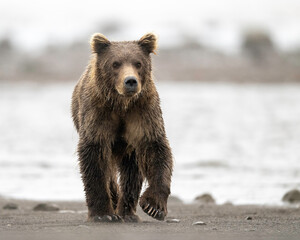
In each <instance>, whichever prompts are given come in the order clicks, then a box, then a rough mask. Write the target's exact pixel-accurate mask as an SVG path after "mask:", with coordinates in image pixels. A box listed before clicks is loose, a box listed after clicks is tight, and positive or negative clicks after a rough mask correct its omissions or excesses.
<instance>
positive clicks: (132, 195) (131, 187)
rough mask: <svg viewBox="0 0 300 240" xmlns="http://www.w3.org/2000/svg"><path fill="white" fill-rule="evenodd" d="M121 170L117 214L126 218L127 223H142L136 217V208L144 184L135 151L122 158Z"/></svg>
mask: <svg viewBox="0 0 300 240" xmlns="http://www.w3.org/2000/svg"><path fill="white" fill-rule="evenodd" d="M119 169H120V187H121V194H120V195H121V196H120V199H119V203H118V209H117V213H118V214H119V215H120V216H122V217H123V218H124V220H125V222H140V221H141V220H140V218H139V217H138V216H137V215H136V206H137V203H138V199H139V196H140V192H141V188H142V184H143V177H142V174H141V172H140V169H139V166H138V164H137V160H136V155H135V152H134V151H133V152H132V153H131V154H130V155H128V154H127V155H125V156H124V157H123V158H122V160H121V161H120V162H119Z"/></svg>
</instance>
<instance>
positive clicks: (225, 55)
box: [0, 0, 300, 204]
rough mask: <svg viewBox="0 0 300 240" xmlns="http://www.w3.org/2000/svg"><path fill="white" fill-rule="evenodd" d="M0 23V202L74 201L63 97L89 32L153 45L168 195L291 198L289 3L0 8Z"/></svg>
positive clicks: (295, 128)
mask: <svg viewBox="0 0 300 240" xmlns="http://www.w3.org/2000/svg"><path fill="white" fill-rule="evenodd" d="M0 20H1V21H0V116H1V117H0V195H1V196H5V197H15V198H25V199H44V200H57V199H59V200H83V199H84V193H83V188H82V183H81V179H80V175H79V168H78V163H77V156H76V143H77V133H76V131H75V129H74V127H73V123H72V120H71V116H70V99H71V94H72V90H73V87H74V86H75V84H76V82H77V80H78V79H79V77H80V75H81V73H82V72H83V71H84V69H85V67H86V65H87V63H88V60H89V57H90V49H89V43H88V42H89V38H90V36H91V35H92V34H93V33H94V32H101V33H103V34H104V35H105V36H107V37H108V39H110V40H116V41H118V40H137V39H139V38H140V37H141V36H142V35H143V34H145V33H147V32H154V33H156V34H157V35H158V37H159V51H158V55H156V56H153V64H154V76H155V79H156V83H157V87H158V91H159V93H160V97H161V101H162V108H163V113H164V119H165V124H166V130H167V135H168V137H169V140H170V144H171V147H172V149H173V153H174V161H175V170H174V177H173V184H172V194H174V195H176V196H178V197H180V198H181V199H183V200H184V201H186V202H191V201H192V200H193V199H194V198H195V197H196V196H197V195H199V194H203V193H210V194H212V195H213V197H214V198H215V200H216V202H217V203H225V202H232V203H234V204H245V203H246V204H281V198H282V196H283V194H284V193H285V192H286V191H288V190H290V189H294V188H300V166H299V163H300V147H299V146H300V144H299V143H300V88H299V83H300V27H299V26H300V2H299V1H298V0H276V1H274V0H273V1H272V0H244V1H238V0H223V1H217V0H210V1H202V0H197V1H196V0H194V1H193V0H185V1H171V0H165V1H158V0H152V1H150V2H142V1H135V0H127V1H101V0H98V1H93V0H85V1H81V0H80V1H69V0H60V1H58V0H52V1H48V0H47V1H37V0H27V1H17V0H9V1H8V0H2V1H1V2H0Z"/></svg>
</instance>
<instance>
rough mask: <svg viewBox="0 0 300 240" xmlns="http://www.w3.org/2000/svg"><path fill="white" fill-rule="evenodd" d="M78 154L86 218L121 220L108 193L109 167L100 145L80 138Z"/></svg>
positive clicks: (104, 220)
mask: <svg viewBox="0 0 300 240" xmlns="http://www.w3.org/2000/svg"><path fill="white" fill-rule="evenodd" d="M78 155H79V163H80V172H81V176H82V181H83V184H84V191H85V196H86V203H87V207H88V219H89V220H90V221H98V222H99V221H100V222H119V221H122V219H121V218H120V217H119V216H117V215H115V214H114V210H113V206H112V201H111V197H110V194H109V183H108V179H110V177H109V176H108V174H109V169H108V166H107V160H106V159H104V158H103V154H102V149H101V145H100V144H99V143H91V142H87V141H85V140H83V139H80V140H79V144H78Z"/></svg>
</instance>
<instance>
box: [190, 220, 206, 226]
mask: <svg viewBox="0 0 300 240" xmlns="http://www.w3.org/2000/svg"><path fill="white" fill-rule="evenodd" d="M193 225H206V223H205V222H202V221H197V222H194V223H193Z"/></svg>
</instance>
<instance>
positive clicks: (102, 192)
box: [72, 34, 173, 221]
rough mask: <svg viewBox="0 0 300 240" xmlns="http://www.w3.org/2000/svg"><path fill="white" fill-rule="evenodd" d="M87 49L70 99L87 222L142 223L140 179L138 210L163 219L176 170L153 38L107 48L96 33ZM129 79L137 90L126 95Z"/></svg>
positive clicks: (106, 42) (107, 42)
mask: <svg viewBox="0 0 300 240" xmlns="http://www.w3.org/2000/svg"><path fill="white" fill-rule="evenodd" d="M90 44H91V49H92V52H93V56H92V58H91V60H90V63H89V65H88V67H87V69H86V71H85V72H84V73H83V75H82V77H81V78H80V80H79V82H78V83H77V85H76V87H75V89H74V92H73V96H72V117H73V121H74V125H75V127H76V129H77V131H78V133H79V143H78V156H79V163H80V171H81V176H82V180H83V184H84V190H85V195H86V202H87V206H88V216H89V220H92V221H93V220H94V221H120V219H121V218H122V219H124V220H125V221H139V217H138V216H137V215H136V206H137V203H138V200H139V195H140V192H141V187H142V183H143V181H144V180H145V179H146V180H147V181H148V188H147V189H146V190H145V192H144V193H143V195H142V196H141V198H140V201H139V202H140V206H141V207H142V208H143V210H144V211H145V212H146V213H147V214H148V215H150V216H152V217H154V218H156V219H159V220H163V219H164V217H165V216H166V214H167V199H168V196H169V194H170V183H171V175H172V165H173V164H172V154H171V149H170V147H169V143H168V140H167V138H166V134H165V129H164V122H163V118H162V112H161V108H160V100H159V96H158V93H157V91H156V88H155V85H154V82H153V80H152V64H151V56H150V54H151V53H154V51H155V49H156V36H155V35H153V34H146V35H144V36H143V37H142V38H141V39H140V40H139V41H127V42H110V41H109V40H108V39H107V38H105V37H104V36H103V35H102V34H94V35H93V36H92V38H91V42H90ZM128 76H132V77H134V78H135V79H136V81H137V87H136V88H135V90H134V92H129V91H127V90H126V87H125V84H124V79H125V78H126V77H128ZM118 173H119V184H118V182H117V176H118ZM120 217H121V218H120Z"/></svg>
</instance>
